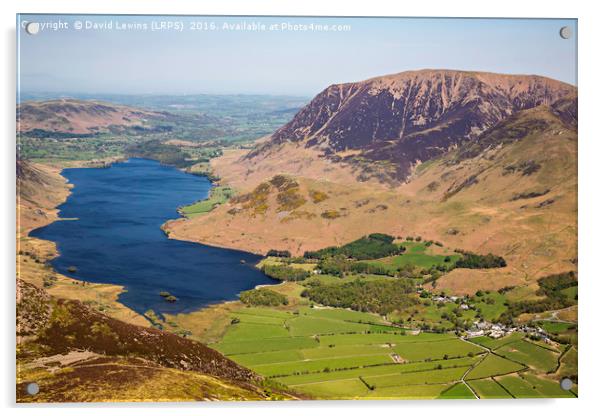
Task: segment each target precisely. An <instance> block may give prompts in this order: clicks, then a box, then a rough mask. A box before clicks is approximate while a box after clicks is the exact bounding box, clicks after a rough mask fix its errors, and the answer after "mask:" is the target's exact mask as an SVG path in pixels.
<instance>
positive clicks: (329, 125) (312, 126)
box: [245, 70, 577, 182]
mask: <svg viewBox="0 0 602 416" xmlns="http://www.w3.org/2000/svg"><path fill="white" fill-rule="evenodd" d="M576 91H577V89H576V87H574V86H572V85H570V84H566V83H563V82H561V81H557V80H553V79H551V78H546V77H542V76H538V75H505V74H494V73H486V72H470V71H454V70H419V71H406V72H401V73H397V74H392V75H384V76H380V77H374V78H370V79H367V80H364V81H359V82H352V83H345V84H333V85H331V86H329V87H327V88H326V89H324V90H323V91H322V92H321V93H319V94H318V95H316V97H314V99H313V100H312V101H311V102H310V103H309V104H308V105H306V106H305V107H304V108H302V109H301V110H300V111H299V112H298V113H297V114H296V115H295V117H294V118H293V119H292V120H291V121H290V122H289V123H287V124H286V125H284V126H282V127H281V128H280V129H278V130H277V131H276V132H274V133H273V134H272V135H271V137H270V139H269V140H268V141H266V142H265V143H264V144H262V145H260V146H258V147H257V148H256V149H255V150H254V151H252V152H250V153H249V154H248V155H247V156H246V157H245V158H246V159H253V158H255V157H257V156H260V155H262V154H265V153H267V152H269V151H272V150H273V149H274V148H276V147H277V146H281V145H286V144H288V143H294V144H297V145H302V146H304V147H306V148H313V149H317V150H319V151H320V152H321V153H322V154H323V155H324V157H326V158H328V159H330V160H332V161H334V162H340V161H343V162H348V163H351V164H353V165H356V166H358V165H360V167H361V165H362V164H365V163H366V162H375V161H388V162H392V163H393V164H394V165H395V166H394V169H393V172H390V173H389V176H391V177H392V179H393V180H394V181H398V182H399V181H405V180H406V179H407V178H408V177H409V175H410V174H411V172H412V170H413V168H414V167H415V166H416V165H417V164H419V163H422V162H425V161H428V160H430V159H433V158H435V157H437V156H439V155H441V154H444V153H445V152H447V151H449V150H450V149H453V148H455V147H457V146H459V145H461V144H463V143H464V142H466V141H469V140H474V139H476V138H477V137H478V135H479V134H481V133H483V132H484V131H486V130H487V129H488V128H490V127H492V126H494V125H495V124H497V123H499V122H500V121H502V120H504V119H505V118H507V117H509V116H510V115H512V114H514V113H516V112H517V111H520V110H524V109H529V108H533V107H536V106H538V105H550V106H551V105H553V104H554V103H555V102H557V101H559V100H562V99H567V97H572V96H575V95H576ZM348 153H350V154H348ZM363 170H364V171H366V170H365V169H363ZM358 179H360V180H366V179H367V178H365V177H362V175H361V174H360V175H359V176H358Z"/></svg>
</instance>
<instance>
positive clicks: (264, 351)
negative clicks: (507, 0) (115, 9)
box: [16, 14, 578, 402]
mask: <svg viewBox="0 0 602 416" xmlns="http://www.w3.org/2000/svg"><path fill="white" fill-rule="evenodd" d="M17 65H18V68H17V78H18V79H17V102H16V116H17V132H16V135H17V159H16V171H17V229H16V230H17V236H16V238H17V256H16V257H17V258H16V260H17V280H16V281H17V285H16V287H17V309H16V316H17V322H16V324H17V327H16V330H17V346H16V365H17V380H16V391H17V401H18V402H101V401H102V402H107V401H108V402H123V401H206V400H212V401H214V400H218V401H222V400H223V401H226V400H227V401H231V400H234V401H246V400H253V401H262V400H299V399H300V400H339V399H349V400H355V399H373V400H383V399H396V400H403V399H499V398H507V399H511V398H549V397H554V398H574V397H577V395H578V384H577V382H578V374H577V355H578V342H577V338H578V337H577V334H578V317H577V304H578V294H577V292H578V274H577V263H578V260H577V259H578V255H577V21H576V20H575V19H489V18H482V19H481V18H479V19H473V18H471V19H460V18H453V19H452V18H449V19H447V18H392V17H388V18H384V17H382V18H377V17H370V18H361V17H356V18H343V17H290V16H289V17H287V16H265V17H257V16H253V17H241V16H155V15H46V14H40V15H34V14H21V15H18V16H17Z"/></svg>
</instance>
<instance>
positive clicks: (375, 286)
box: [302, 279, 418, 315]
mask: <svg viewBox="0 0 602 416" xmlns="http://www.w3.org/2000/svg"><path fill="white" fill-rule="evenodd" d="M413 291H414V284H413V283H412V282H410V281H406V280H373V281H365V280H360V279H357V280H354V281H352V282H347V283H343V284H338V285H323V284H314V285H312V286H310V287H309V288H308V289H306V290H305V291H304V292H303V294H302V295H303V296H305V297H309V299H310V300H312V301H314V302H316V303H320V304H322V305H327V306H334V307H339V308H351V309H353V310H356V311H361V312H375V313H379V314H381V315H386V314H388V313H390V312H393V311H394V310H397V309H403V308H406V307H410V306H412V305H415V304H416V303H417V302H418V301H417V300H416V299H415V298H414V297H412V296H411V293H412V292H413Z"/></svg>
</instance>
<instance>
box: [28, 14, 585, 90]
mask: <svg viewBox="0 0 602 416" xmlns="http://www.w3.org/2000/svg"><path fill="white" fill-rule="evenodd" d="M17 20H18V25H19V27H20V29H19V30H18V31H17V32H18V33H17V38H18V78H19V79H18V91H19V92H20V93H23V94H24V95H30V96H34V95H36V94H38V95H44V94H46V95H52V94H56V96H57V97H58V96H60V95H66V96H68V95H123V96H125V95H153V96H157V95H170V96H178V95H200V94H207V95H273V96H294V97H312V96H314V95H315V94H317V93H318V92H320V91H321V90H323V89H324V88H326V87H327V86H328V85H331V84H335V83H343V82H354V81H361V80H364V79H368V78H373V77H376V76H381V75H388V74H394V73H399V72H404V71H409V70H419V69H427V68H431V69H452V70H460V71H483V72H496V73H504V74H517V75H519V74H521V75H541V76H545V77H549V78H553V79H557V80H559V81H563V82H566V83H569V84H572V85H576V84H577V72H576V71H577V65H576V56H577V50H576V35H577V22H576V20H574V19H562V20H560V19H442V18H437V19H429V18H320V17H315V18H314V17H307V18H297V17H213V16H206V17H203V16H109V15H107V16H104V15H94V16H90V15H88V16H78V15H19V16H18V19H17ZM23 22H36V23H37V22H39V23H40V24H41V30H40V31H39V33H38V34H36V35H28V34H27V33H26V32H25V30H24V29H23V26H24V25H23V24H22V23H23ZM76 22H81V23H82V25H83V26H84V27H83V28H80V29H75V28H74V25H76ZM161 22H163V23H162V24H163V25H164V27H161V25H160V24H161ZM176 23H177V24H178V25H182V27H181V28H176V27H175V25H176ZM210 24H212V25H214V29H210V26H209V25H210ZM237 24H238V25H239V26H238V28H237V27H236V26H235V25H237ZM244 24H246V25H247V26H246V27H243V26H242V25H244ZM309 24H314V25H319V26H321V27H335V26H336V27H337V28H339V29H341V30H338V31H332V30H329V31H327V32H325V31H323V30H318V31H315V30H302V29H298V28H297V27H296V26H295V25H309ZM61 25H62V26H61ZM87 25H89V26H94V25H96V26H94V27H90V28H88V29H86V26H87ZM167 25H171V27H169V28H168V27H167ZM194 25H198V27H197V29H202V30H191V28H192V27H193V26H194ZM251 25H255V26H256V27H257V28H259V29H258V30H253V28H252V27H251ZM262 25H263V26H264V27H265V28H267V29H266V30H264V31H262V30H260V27H261V26H262ZM278 25H280V26H282V29H280V30H277V31H270V30H268V29H269V28H270V26H278ZM562 26H568V27H570V28H571V30H572V32H573V36H572V38H570V39H568V40H567V39H563V38H561V37H560V35H559V30H560V28H561V27H562ZM215 28H217V29H215Z"/></svg>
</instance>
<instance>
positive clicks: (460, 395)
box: [439, 383, 476, 399]
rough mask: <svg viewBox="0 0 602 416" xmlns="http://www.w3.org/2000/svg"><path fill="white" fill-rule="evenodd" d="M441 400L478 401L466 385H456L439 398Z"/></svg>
mask: <svg viewBox="0 0 602 416" xmlns="http://www.w3.org/2000/svg"><path fill="white" fill-rule="evenodd" d="M439 398H440V399H476V397H474V394H473V393H472V392H471V391H470V389H469V388H468V387H466V384H464V383H458V384H454V385H453V386H452V387H450V388H449V389H447V390H445V391H444V392H443V393H441V395H440V396H439Z"/></svg>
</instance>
